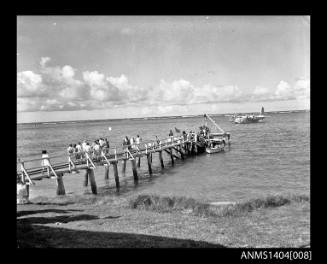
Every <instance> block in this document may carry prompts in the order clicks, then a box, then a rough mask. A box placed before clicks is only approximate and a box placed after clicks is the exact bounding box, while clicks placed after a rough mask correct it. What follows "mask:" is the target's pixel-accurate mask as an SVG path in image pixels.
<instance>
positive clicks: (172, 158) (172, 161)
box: [169, 148, 174, 166]
mask: <svg viewBox="0 0 327 264" xmlns="http://www.w3.org/2000/svg"><path fill="white" fill-rule="evenodd" d="M169 150H170V158H171V165H173V166H174V154H173V148H169Z"/></svg>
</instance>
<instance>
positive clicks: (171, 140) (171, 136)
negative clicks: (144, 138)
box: [168, 129, 174, 142]
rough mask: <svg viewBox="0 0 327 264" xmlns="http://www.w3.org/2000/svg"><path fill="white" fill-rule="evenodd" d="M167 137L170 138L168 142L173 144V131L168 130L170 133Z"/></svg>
mask: <svg viewBox="0 0 327 264" xmlns="http://www.w3.org/2000/svg"><path fill="white" fill-rule="evenodd" d="M168 136H169V137H170V142H173V139H174V133H173V131H172V130H171V129H170V131H169V134H168Z"/></svg>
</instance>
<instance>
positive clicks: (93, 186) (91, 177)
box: [88, 168, 97, 194]
mask: <svg viewBox="0 0 327 264" xmlns="http://www.w3.org/2000/svg"><path fill="white" fill-rule="evenodd" d="M88 174H89V180H90V185H91V191H92V193H93V194H97V184H96V182H95V177H94V169H93V168H89V169H88Z"/></svg>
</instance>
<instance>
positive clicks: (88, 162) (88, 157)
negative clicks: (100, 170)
mask: <svg viewBox="0 0 327 264" xmlns="http://www.w3.org/2000/svg"><path fill="white" fill-rule="evenodd" d="M197 144H198V143H197V142H195V141H194V140H185V139H184V137H183V136H181V137H170V138H167V139H164V140H161V141H160V142H159V143H158V142H155V141H151V142H147V143H146V144H145V142H142V144H140V145H133V146H131V145H129V146H127V148H126V149H121V151H119V152H118V151H117V147H114V148H111V149H110V151H109V153H104V152H103V151H101V153H100V154H99V155H97V156H94V155H92V154H88V153H86V152H82V153H81V154H82V157H81V158H80V159H76V158H75V156H74V154H72V155H68V156H67V160H68V161H67V162H59V163H53V164H52V163H51V159H53V158H58V157H62V155H57V156H52V157H49V158H47V160H48V164H49V166H48V167H47V168H46V167H42V166H39V167H33V168H27V167H26V164H27V163H31V162H36V161H42V160H44V158H37V159H29V160H22V159H19V160H18V163H19V165H20V170H18V171H17V178H18V179H19V180H20V182H21V183H22V184H25V185H31V184H35V181H39V180H42V179H46V178H55V179H56V181H57V190H56V194H57V195H64V194H65V193H66V191H65V187H64V181H63V176H64V175H67V174H70V173H72V172H74V171H75V172H80V171H81V170H84V171H85V172H84V177H83V181H84V183H83V184H84V186H88V183H89V184H90V186H91V191H92V193H93V194H97V185H96V181H95V177H94V169H95V168H96V167H97V166H105V175H104V179H105V180H108V179H109V168H110V167H112V168H113V173H114V179H115V183H116V189H117V191H119V188H120V182H119V170H118V164H119V162H121V163H122V173H125V170H126V165H127V161H130V164H131V166H132V172H133V179H134V183H137V182H138V180H139V175H138V172H137V167H140V163H141V158H143V157H145V158H146V163H147V167H148V172H149V175H152V157H153V155H154V154H155V153H158V157H159V161H160V165H161V168H164V166H165V165H164V160H163V152H166V153H167V154H168V155H169V157H170V160H171V164H172V165H174V161H175V160H176V159H182V160H183V159H185V157H186V156H188V155H191V154H197V153H198V151H197V150H198V146H197ZM141 146H142V147H141ZM110 152H113V153H110Z"/></svg>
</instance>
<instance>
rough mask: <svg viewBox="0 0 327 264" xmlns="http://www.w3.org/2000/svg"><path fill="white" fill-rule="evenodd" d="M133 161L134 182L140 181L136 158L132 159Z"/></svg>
mask: <svg viewBox="0 0 327 264" xmlns="http://www.w3.org/2000/svg"><path fill="white" fill-rule="evenodd" d="M131 163H132V170H133V177H134V182H135V183H136V182H138V180H139V178H138V175H137V170H136V162H135V159H131Z"/></svg>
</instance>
